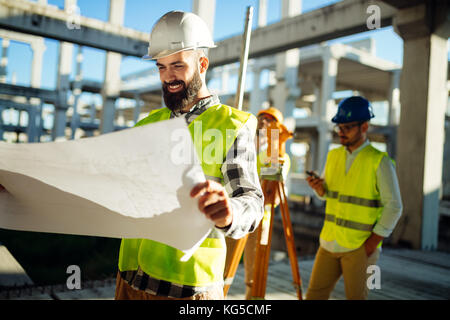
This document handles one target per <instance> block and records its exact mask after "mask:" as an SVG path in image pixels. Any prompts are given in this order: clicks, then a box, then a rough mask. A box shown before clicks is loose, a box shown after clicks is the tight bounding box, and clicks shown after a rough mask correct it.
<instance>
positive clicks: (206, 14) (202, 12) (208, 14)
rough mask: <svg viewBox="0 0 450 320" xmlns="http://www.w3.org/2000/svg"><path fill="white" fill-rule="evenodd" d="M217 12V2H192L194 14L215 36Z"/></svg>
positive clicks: (203, 0) (202, 0)
mask: <svg viewBox="0 0 450 320" xmlns="http://www.w3.org/2000/svg"><path fill="white" fill-rule="evenodd" d="M215 11H216V0H192V12H193V13H195V14H196V15H198V16H199V17H200V18H202V19H203V21H205V22H206V25H207V26H208V28H209V31H210V32H211V35H214V15H215Z"/></svg>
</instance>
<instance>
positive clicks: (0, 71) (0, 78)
mask: <svg viewBox="0 0 450 320" xmlns="http://www.w3.org/2000/svg"><path fill="white" fill-rule="evenodd" d="M8 49H9V39H6V38H3V40H2V58H1V61H0V83H6V76H7V75H8V71H7V67H8Z"/></svg>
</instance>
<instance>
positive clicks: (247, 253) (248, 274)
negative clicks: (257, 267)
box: [225, 230, 258, 300]
mask: <svg viewBox="0 0 450 320" xmlns="http://www.w3.org/2000/svg"><path fill="white" fill-rule="evenodd" d="M225 241H226V243H227V259H226V262H225V273H227V271H228V269H229V267H230V263H231V256H232V253H233V251H234V248H235V247H236V242H237V240H234V239H231V238H225ZM257 241H258V230H255V232H252V233H249V234H248V238H247V243H246V244H245V248H244V271H245V299H247V300H250V299H251V292H252V285H253V266H254V262H255V257H256V242H257Z"/></svg>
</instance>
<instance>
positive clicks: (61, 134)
mask: <svg viewBox="0 0 450 320" xmlns="http://www.w3.org/2000/svg"><path fill="white" fill-rule="evenodd" d="M76 4H77V1H76V0H65V1H64V8H65V10H66V11H67V10H69V9H70V8H73V6H75V5H76ZM72 51H73V44H71V43H69V42H60V44H59V61H58V75H57V83H56V89H57V90H58V93H59V99H58V101H57V102H56V103H55V111H54V119H53V129H52V139H53V140H56V139H59V138H65V130H66V121H67V117H66V112H67V108H68V107H69V106H68V103H67V96H68V93H69V90H70V74H71V72H72Z"/></svg>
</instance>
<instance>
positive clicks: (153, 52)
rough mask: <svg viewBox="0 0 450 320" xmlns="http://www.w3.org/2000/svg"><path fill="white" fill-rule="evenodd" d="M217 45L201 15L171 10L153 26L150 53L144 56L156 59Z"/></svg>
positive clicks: (148, 58)
mask: <svg viewBox="0 0 450 320" xmlns="http://www.w3.org/2000/svg"><path fill="white" fill-rule="evenodd" d="M215 47H216V46H215V45H214V41H213V39H212V37H211V33H210V31H209V29H208V26H207V25H206V23H205V22H204V21H203V20H202V19H201V18H200V17H199V16H197V15H195V14H193V13H191V12H183V11H170V12H168V13H166V14H165V15H163V16H162V17H161V18H160V19H159V20H158V21H157V22H156V23H155V25H154V26H153V29H152V33H151V34H150V43H149V46H148V54H147V55H145V56H143V57H142V58H143V59H145V60H156V59H159V58H163V57H166V56H169V55H171V54H174V53H177V52H179V51H184V50H191V49H197V48H215Z"/></svg>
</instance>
